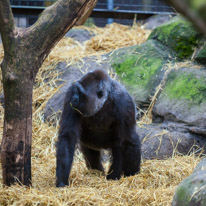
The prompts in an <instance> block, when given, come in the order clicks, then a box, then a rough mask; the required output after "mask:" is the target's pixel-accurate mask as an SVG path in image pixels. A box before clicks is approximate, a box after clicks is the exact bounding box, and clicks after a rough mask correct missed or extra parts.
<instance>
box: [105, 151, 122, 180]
mask: <svg viewBox="0 0 206 206" xmlns="http://www.w3.org/2000/svg"><path fill="white" fill-rule="evenodd" d="M121 173H122V150H121V147H113V148H112V165H111V167H110V169H109V172H108V175H107V179H112V180H119V179H120V177H121Z"/></svg>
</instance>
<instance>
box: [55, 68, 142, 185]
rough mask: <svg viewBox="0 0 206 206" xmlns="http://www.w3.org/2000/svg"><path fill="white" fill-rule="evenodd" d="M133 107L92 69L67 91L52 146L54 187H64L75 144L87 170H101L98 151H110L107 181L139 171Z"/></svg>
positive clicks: (106, 77)
mask: <svg viewBox="0 0 206 206" xmlns="http://www.w3.org/2000/svg"><path fill="white" fill-rule="evenodd" d="M135 111H136V108H135V104H134V101H133V99H132V98H131V96H130V95H129V94H128V92H127V91H126V89H125V88H124V87H123V86H122V85H121V84H120V83H118V82H117V81H115V80H113V79H111V78H110V77H109V75H108V74H107V73H106V72H105V71H104V70H94V71H93V72H89V73H87V74H85V75H84V76H83V77H82V78H81V79H80V80H79V81H77V82H74V83H73V84H72V86H71V87H70V88H69V89H68V91H67V94H66V97H65V102H64V108H63V112H62V116H61V120H60V128H59V135H58V140H57V143H56V149H57V152H56V164H57V165H56V177H57V178H56V186H57V187H63V186H65V185H68V178H69V174H70V170H71V166H72V162H73V156H74V151H75V146H76V144H77V143H78V142H79V144H80V148H81V151H82V153H83V156H84V158H85V161H86V165H87V167H88V168H91V169H97V170H100V171H104V168H103V166H102V163H101V155H100V154H101V153H100V150H101V149H110V150H111V154H112V164H111V167H110V169H109V172H108V174H107V176H106V177H107V179H112V180H118V179H120V177H121V175H124V176H131V175H134V174H136V173H138V172H139V170H140V160H141V146H140V141H139V137H138V135H137V133H136V129H135V127H136V120H135Z"/></svg>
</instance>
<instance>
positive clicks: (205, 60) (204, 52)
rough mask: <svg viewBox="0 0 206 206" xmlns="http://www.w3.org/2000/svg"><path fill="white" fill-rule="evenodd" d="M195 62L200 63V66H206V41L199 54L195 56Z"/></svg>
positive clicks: (198, 51)
mask: <svg viewBox="0 0 206 206" xmlns="http://www.w3.org/2000/svg"><path fill="white" fill-rule="evenodd" d="M195 61H196V62H198V63H200V64H206V41H205V43H204V44H202V46H201V47H200V48H199V49H198V50H197V53H196V55H195Z"/></svg>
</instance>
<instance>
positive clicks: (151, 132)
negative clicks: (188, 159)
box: [137, 123, 206, 159]
mask: <svg viewBox="0 0 206 206" xmlns="http://www.w3.org/2000/svg"><path fill="white" fill-rule="evenodd" d="M137 133H138V135H139V137H140V140H141V142H142V158H143V159H165V158H169V157H172V156H174V154H182V155H188V154H189V153H190V152H194V151H196V150H197V149H199V148H204V147H206V139H202V138H200V137H198V136H197V135H195V134H191V133H190V132H189V131H188V129H187V127H185V126H184V125H181V124H177V123H163V124H150V125H142V126H141V127H139V126H138V127H137ZM200 152H201V151H200Z"/></svg>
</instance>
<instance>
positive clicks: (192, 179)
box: [172, 159, 206, 206]
mask: <svg viewBox="0 0 206 206" xmlns="http://www.w3.org/2000/svg"><path fill="white" fill-rule="evenodd" d="M199 164H200V166H199V165H198V166H197V167H198V169H195V171H194V172H193V174H192V175H190V176H189V177H187V178H186V179H184V180H183V181H182V182H181V183H180V184H179V186H178V187H177V189H176V192H175V195H174V198H173V202H172V206H180V205H181V206H205V205H206V170H205V168H206V161H205V159H203V160H202V161H201V162H200V163H199Z"/></svg>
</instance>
